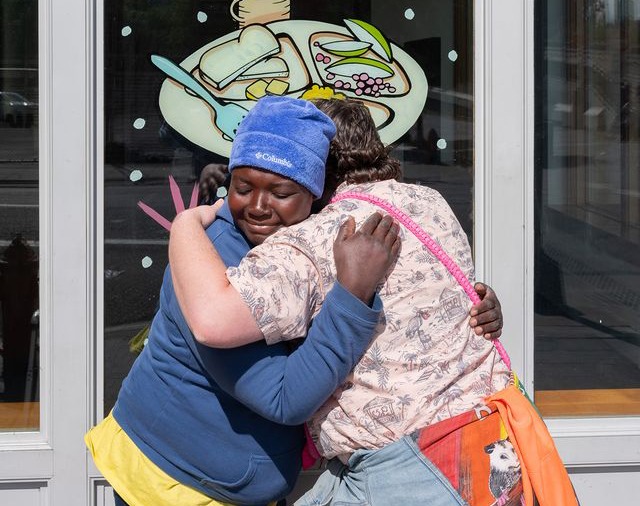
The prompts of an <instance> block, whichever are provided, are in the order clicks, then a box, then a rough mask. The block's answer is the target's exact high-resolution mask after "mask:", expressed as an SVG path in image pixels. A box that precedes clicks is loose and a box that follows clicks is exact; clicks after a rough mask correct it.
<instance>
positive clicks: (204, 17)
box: [196, 11, 209, 23]
mask: <svg viewBox="0 0 640 506" xmlns="http://www.w3.org/2000/svg"><path fill="white" fill-rule="evenodd" d="M208 17H209V16H207V13H206V12H202V11H199V12H198V15H197V16H196V19H197V20H198V21H200V23H206V22H207V19H208Z"/></svg>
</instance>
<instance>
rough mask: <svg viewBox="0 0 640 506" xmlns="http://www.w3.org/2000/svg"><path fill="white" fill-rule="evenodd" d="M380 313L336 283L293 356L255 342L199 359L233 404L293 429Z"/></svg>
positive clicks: (355, 355)
mask: <svg viewBox="0 0 640 506" xmlns="http://www.w3.org/2000/svg"><path fill="white" fill-rule="evenodd" d="M381 312H382V302H381V300H380V298H379V297H378V296H377V295H376V297H375V299H374V303H373V305H372V307H369V306H367V305H366V304H364V303H363V302H362V301H360V300H359V299H357V298H356V297H354V296H353V295H352V294H351V293H350V292H348V291H347V290H346V289H345V288H344V287H342V286H341V285H340V284H339V283H336V284H335V285H334V287H333V288H332V289H331V291H330V292H329V293H328V294H327V297H326V299H325V301H324V304H323V306H322V309H321V310H320V312H319V313H318V315H317V316H316V318H315V319H314V320H313V322H312V325H311V327H310V329H309V333H308V334H307V337H306V339H305V340H304V341H303V342H302V344H301V345H300V346H299V347H298V348H297V349H295V350H294V351H293V352H291V351H290V348H289V346H288V345H287V344H286V343H277V344H275V345H267V344H266V343H265V342H264V341H260V342H256V343H251V344H249V345H246V346H242V347H239V348H233V349H212V348H207V349H206V351H203V352H202V353H201V356H202V358H203V362H204V365H205V367H206V369H207V371H208V372H209V374H211V376H212V378H213V379H214V380H215V381H216V383H218V385H219V386H220V387H221V388H222V389H223V390H225V391H226V392H227V393H229V394H230V395H232V396H233V397H234V398H236V399H237V400H238V401H240V402H242V403H243V404H245V405H246V406H247V407H249V408H250V409H252V410H253V411H255V412H256V413H258V414H259V415H261V416H263V417H264V418H267V419H269V420H271V421H274V422H277V423H282V424H285V425H298V424H301V423H303V422H305V421H306V420H307V419H308V418H309V417H310V416H311V415H312V414H313V413H314V412H315V411H316V410H317V409H318V408H319V407H320V406H321V405H322V404H323V403H324V401H325V400H326V399H327V398H328V397H329V396H330V395H331V394H332V393H333V392H334V391H335V390H336V388H337V387H338V386H339V385H340V384H342V383H343V382H344V380H345V379H346V377H347V376H348V375H349V373H350V372H351V370H352V368H353V367H354V366H355V364H356V363H357V362H358V360H359V359H360V357H362V355H363V354H364V352H365V350H366V349H367V347H368V345H369V343H370V342H371V340H372V338H373V337H374V335H375V333H376V327H377V324H378V320H379V318H380V313H381ZM198 346H199V347H201V345H198Z"/></svg>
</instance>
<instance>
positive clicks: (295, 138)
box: [229, 96, 336, 198]
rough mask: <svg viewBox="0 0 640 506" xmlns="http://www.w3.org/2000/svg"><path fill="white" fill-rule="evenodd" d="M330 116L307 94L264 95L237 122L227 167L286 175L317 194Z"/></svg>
mask: <svg viewBox="0 0 640 506" xmlns="http://www.w3.org/2000/svg"><path fill="white" fill-rule="evenodd" d="M335 133H336V127H335V125H334V124H333V121H331V119H330V118H329V116H327V115H326V114H324V113H323V112H320V110H319V109H318V108H317V107H316V106H315V105H313V104H312V103H311V102H309V101H308V100H301V99H297V98H290V97H276V96H267V97H264V98H261V99H260V100H258V102H257V103H256V105H255V106H254V107H253V109H251V110H250V111H249V113H248V114H247V116H246V117H245V118H244V119H243V120H242V123H240V126H239V127H238V132H237V133H236V137H235V139H234V140H233V144H232V145H231V155H230V156H229V172H232V171H233V169H235V168H236V167H254V168H257V169H263V170H268V171H269V172H273V173H275V174H280V175H281V176H285V177H288V178H289V179H292V180H294V181H295V182H296V183H298V184H300V185H302V186H304V187H305V188H306V189H307V190H309V191H310V192H311V193H312V195H313V196H315V197H316V198H318V197H320V196H322V191H323V189H324V173H325V163H326V161H327V154H328V153H329V143H330V142H331V139H333V136H334V135H335Z"/></svg>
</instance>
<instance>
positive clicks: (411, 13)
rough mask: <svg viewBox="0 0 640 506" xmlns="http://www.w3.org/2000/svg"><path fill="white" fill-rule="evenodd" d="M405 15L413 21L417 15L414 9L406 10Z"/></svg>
mask: <svg viewBox="0 0 640 506" xmlns="http://www.w3.org/2000/svg"><path fill="white" fill-rule="evenodd" d="M404 17H405V18H407V19H408V20H409V21H411V20H412V19H413V18H415V17H416V13H415V12H413V9H407V10H406V11H404Z"/></svg>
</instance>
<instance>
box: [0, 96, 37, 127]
mask: <svg viewBox="0 0 640 506" xmlns="http://www.w3.org/2000/svg"><path fill="white" fill-rule="evenodd" d="M37 111H38V104H37V103H35V102H31V101H30V100H27V99H26V98H24V97H23V96H22V95H20V94H19V93H15V92H13V91H0V121H5V122H7V123H8V124H9V125H10V126H24V127H30V126H31V125H33V120H34V118H35V116H36V114H37Z"/></svg>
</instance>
